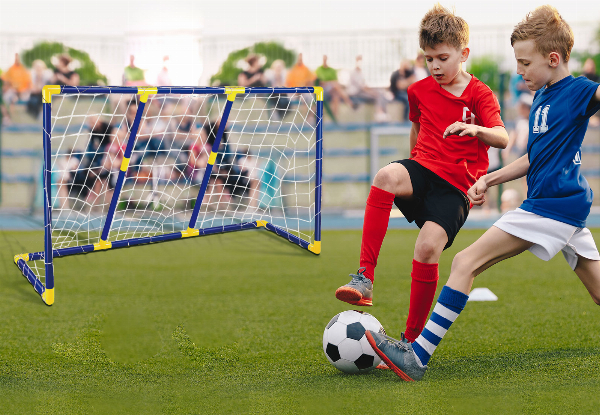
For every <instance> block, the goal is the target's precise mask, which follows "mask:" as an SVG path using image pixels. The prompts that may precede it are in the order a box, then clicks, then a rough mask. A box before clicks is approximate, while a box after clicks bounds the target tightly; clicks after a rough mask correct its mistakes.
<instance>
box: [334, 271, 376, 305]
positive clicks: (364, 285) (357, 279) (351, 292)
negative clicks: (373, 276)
mask: <svg viewBox="0 0 600 415" xmlns="http://www.w3.org/2000/svg"><path fill="white" fill-rule="evenodd" d="M366 270H367V269H366V268H365V267H361V268H359V269H358V271H357V273H356V274H350V276H351V277H352V280H350V282H349V283H348V284H346V285H343V286H341V287H340V288H338V289H337V290H336V291H335V298H337V299H338V300H340V301H345V302H347V303H349V304H352V305H364V306H372V305H373V283H372V282H371V280H370V279H368V278H367V277H365V276H364V275H363V273H364V272H365V271H366Z"/></svg>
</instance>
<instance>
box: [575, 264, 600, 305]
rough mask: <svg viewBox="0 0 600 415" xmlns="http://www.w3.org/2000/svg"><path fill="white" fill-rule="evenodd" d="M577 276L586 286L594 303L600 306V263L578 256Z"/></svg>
mask: <svg viewBox="0 0 600 415" xmlns="http://www.w3.org/2000/svg"><path fill="white" fill-rule="evenodd" d="M575 274H577V276H578V277H579V279H580V280H581V282H582V283H583V285H585V288H587V290H588V292H589V293H590V295H591V296H592V299H593V300H594V302H595V303H596V304H598V305H600V261H594V260H592V259H588V258H585V257H582V256H581V255H577V266H576V267H575Z"/></svg>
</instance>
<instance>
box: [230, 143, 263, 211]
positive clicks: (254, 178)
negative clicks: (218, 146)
mask: <svg viewBox="0 0 600 415" xmlns="http://www.w3.org/2000/svg"><path fill="white" fill-rule="evenodd" d="M235 164H236V167H237V171H238V172H239V174H240V178H243V180H244V181H245V184H246V186H245V187H246V189H245V191H244V194H245V196H247V197H248V198H249V199H250V201H249V203H248V208H247V209H248V210H253V209H256V207H257V206H258V198H257V191H258V187H259V185H260V177H261V174H260V173H261V171H260V169H259V168H258V158H257V157H255V156H254V155H253V154H252V153H251V152H250V148H249V147H246V148H243V149H240V151H239V155H238V157H237V159H236V162H235Z"/></svg>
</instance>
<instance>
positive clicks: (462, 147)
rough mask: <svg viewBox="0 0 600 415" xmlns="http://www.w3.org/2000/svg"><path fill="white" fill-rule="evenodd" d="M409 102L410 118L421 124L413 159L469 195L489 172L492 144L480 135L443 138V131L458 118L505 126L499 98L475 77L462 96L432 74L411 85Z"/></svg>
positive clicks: (482, 123) (458, 119)
mask: <svg viewBox="0 0 600 415" xmlns="http://www.w3.org/2000/svg"><path fill="white" fill-rule="evenodd" d="M408 101H409V106H410V115H409V119H410V120H411V121H412V122H415V123H419V124H420V125H421V129H420V130H419V135H418V137H417V144H416V145H415V147H414V148H413V150H412V152H411V154H410V158H411V159H413V160H415V161H416V162H418V163H419V164H420V165H422V166H423V167H425V168H427V169H429V170H431V171H432V172H434V173H435V174H437V175H438V176H440V177H441V178H442V179H444V180H446V181H447V182H448V183H450V184H451V185H453V186H454V187H456V188H458V189H459V190H461V191H463V192H464V193H465V194H466V193H467V191H468V190H469V188H470V187H471V186H473V184H475V182H476V181H477V179H479V178H480V177H481V176H483V175H484V174H486V173H487V169H488V166H489V160H488V154H487V151H488V148H489V146H488V145H487V144H485V143H484V142H482V141H481V140H479V139H478V138H477V137H469V136H463V137H459V136H458V135H449V136H447V137H446V138H443V136H444V131H445V130H446V128H447V127H448V126H449V125H450V124H452V123H454V122H456V121H462V122H465V123H467V124H476V125H480V126H482V127H487V128H492V127H495V126H501V127H504V124H503V123H502V119H501V118H500V105H499V104H498V99H497V98H496V96H495V95H494V93H493V92H492V90H491V89H490V88H489V87H488V86H487V85H486V84H484V83H483V82H481V81H480V80H479V79H477V78H476V77H474V76H473V77H472V78H471V81H470V82H469V84H468V85H467V87H466V88H465V90H464V92H463V93H462V95H461V96H460V97H457V96H455V95H452V94H451V93H450V92H448V91H446V90H445V89H443V88H442V87H441V86H440V85H439V84H438V83H437V82H436V81H435V79H433V77H431V76H429V77H427V78H425V79H422V80H420V81H418V82H415V83H414V84H412V85H411V86H410V87H409V88H408Z"/></svg>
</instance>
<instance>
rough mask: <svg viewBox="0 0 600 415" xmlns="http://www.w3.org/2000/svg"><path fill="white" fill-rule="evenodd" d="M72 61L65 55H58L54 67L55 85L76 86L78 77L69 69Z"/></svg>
mask: <svg viewBox="0 0 600 415" xmlns="http://www.w3.org/2000/svg"><path fill="white" fill-rule="evenodd" d="M72 61H73V59H71V57H70V56H69V55H67V54H65V53H63V54H62V55H59V56H58V57H57V59H56V64H55V65H54V81H53V82H55V83H56V85H68V86H78V85H79V75H78V74H77V73H76V72H75V71H73V70H72V69H71V62H72Z"/></svg>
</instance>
